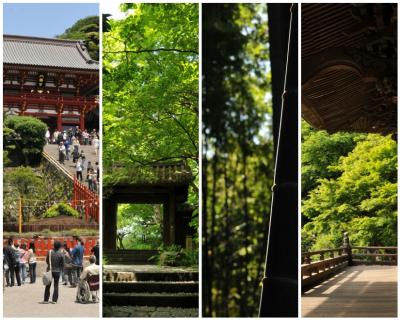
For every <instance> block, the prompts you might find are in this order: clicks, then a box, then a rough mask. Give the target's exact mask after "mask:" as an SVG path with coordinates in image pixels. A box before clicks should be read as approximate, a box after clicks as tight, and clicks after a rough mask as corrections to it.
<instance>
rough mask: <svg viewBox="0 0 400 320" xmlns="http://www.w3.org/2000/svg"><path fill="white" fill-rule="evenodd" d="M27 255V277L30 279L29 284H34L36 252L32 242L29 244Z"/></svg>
mask: <svg viewBox="0 0 400 320" xmlns="http://www.w3.org/2000/svg"><path fill="white" fill-rule="evenodd" d="M28 252H29V255H28V264H29V277H30V278H31V283H35V282H36V250H35V243H34V242H33V241H32V242H31V243H30V244H29V250H28Z"/></svg>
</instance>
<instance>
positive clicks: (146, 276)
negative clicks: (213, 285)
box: [106, 271, 199, 282]
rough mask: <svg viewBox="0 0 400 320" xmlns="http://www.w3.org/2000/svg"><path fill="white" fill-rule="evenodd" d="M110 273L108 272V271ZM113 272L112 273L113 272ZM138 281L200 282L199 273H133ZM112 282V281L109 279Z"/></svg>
mask: <svg viewBox="0 0 400 320" xmlns="http://www.w3.org/2000/svg"><path fill="white" fill-rule="evenodd" d="M106 272H108V271H106ZM111 272H112V271H111ZM133 273H134V279H135V280H136V281H165V282H168V281H172V282H176V281H199V272H198V271H193V272H191V271H187V272H162V271H160V272H142V271H140V272H137V271H136V272H133ZM108 280H110V279H108Z"/></svg>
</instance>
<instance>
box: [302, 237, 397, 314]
mask: <svg viewBox="0 0 400 320" xmlns="http://www.w3.org/2000/svg"><path fill="white" fill-rule="evenodd" d="M301 277H302V291H303V295H302V299H301V310H302V312H301V313H302V316H303V317H396V316H397V247H351V246H350V243H349V241H348V237H347V236H346V237H345V241H344V245H343V247H341V248H337V249H329V250H320V251H314V252H305V253H303V254H302V266H301Z"/></svg>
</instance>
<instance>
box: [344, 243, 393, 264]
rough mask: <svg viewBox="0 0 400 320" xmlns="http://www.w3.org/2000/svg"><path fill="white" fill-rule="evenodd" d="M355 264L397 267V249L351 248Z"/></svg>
mask: <svg viewBox="0 0 400 320" xmlns="http://www.w3.org/2000/svg"><path fill="white" fill-rule="evenodd" d="M351 251H352V253H351V255H352V259H353V265H354V264H372V265H374V264H375V265H377V264H378V265H397V247H351Z"/></svg>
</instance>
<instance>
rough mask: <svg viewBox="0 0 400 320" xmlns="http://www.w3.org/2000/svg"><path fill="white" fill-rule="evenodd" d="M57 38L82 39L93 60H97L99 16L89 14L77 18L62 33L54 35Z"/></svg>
mask: <svg viewBox="0 0 400 320" xmlns="http://www.w3.org/2000/svg"><path fill="white" fill-rule="evenodd" d="M56 37H57V38H59V39H70V40H82V41H83V42H84V43H85V45H86V48H87V50H88V52H89V55H90V57H91V58H92V59H93V60H96V61H98V60H99V39H100V38H99V17H98V16H89V17H86V18H83V19H80V20H78V21H77V22H75V23H74V24H73V26H72V27H70V28H68V29H66V30H65V31H64V33H62V34H60V35H58V36H56Z"/></svg>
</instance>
